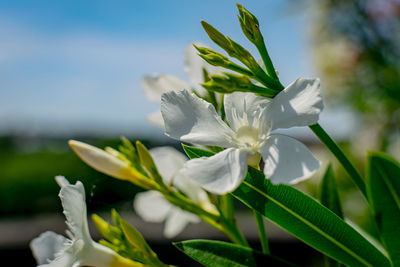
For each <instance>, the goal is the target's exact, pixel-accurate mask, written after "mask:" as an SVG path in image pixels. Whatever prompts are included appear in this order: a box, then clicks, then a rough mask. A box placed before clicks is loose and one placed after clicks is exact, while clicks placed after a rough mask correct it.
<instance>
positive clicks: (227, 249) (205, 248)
mask: <svg viewBox="0 0 400 267" xmlns="http://www.w3.org/2000/svg"><path fill="white" fill-rule="evenodd" d="M174 246H175V247H176V248H178V249H179V250H180V251H182V252H183V253H185V254H186V255H188V256H189V257H191V258H192V259H194V260H195V261H197V262H199V263H200V264H202V265H204V266H206V267H217V266H238V267H244V266H249V267H253V266H254V267H256V266H295V265H293V264H290V263H288V262H286V261H284V260H282V259H279V258H277V257H274V256H271V255H266V254H262V253H261V252H258V251H256V250H253V249H251V248H249V247H243V246H240V245H236V244H231V243H226V242H221V241H211V240H190V241H183V242H177V243H174Z"/></svg>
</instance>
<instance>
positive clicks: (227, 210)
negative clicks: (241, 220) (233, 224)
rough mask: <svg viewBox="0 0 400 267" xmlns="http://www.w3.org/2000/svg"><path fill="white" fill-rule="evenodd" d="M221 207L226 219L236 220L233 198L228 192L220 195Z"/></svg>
mask: <svg viewBox="0 0 400 267" xmlns="http://www.w3.org/2000/svg"><path fill="white" fill-rule="evenodd" d="M220 209H221V211H222V214H223V216H224V217H225V218H226V219H228V220H229V221H234V220H235V214H234V207H233V199H232V196H231V195H229V194H226V195H223V196H221V197H220Z"/></svg>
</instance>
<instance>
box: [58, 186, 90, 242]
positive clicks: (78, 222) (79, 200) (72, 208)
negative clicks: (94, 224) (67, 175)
mask: <svg viewBox="0 0 400 267" xmlns="http://www.w3.org/2000/svg"><path fill="white" fill-rule="evenodd" d="M59 197H60V199H61V203H62V206H63V208H64V215H65V217H66V218H67V225H68V227H69V228H70V230H71V232H72V233H73V235H74V238H75V239H82V240H84V241H85V242H91V240H92V239H91V237H90V234H89V228H88V223H87V217H86V202H85V189H84V187H83V184H82V183H81V182H79V181H78V182H76V184H75V185H64V186H62V187H61V190H60V194H59Z"/></svg>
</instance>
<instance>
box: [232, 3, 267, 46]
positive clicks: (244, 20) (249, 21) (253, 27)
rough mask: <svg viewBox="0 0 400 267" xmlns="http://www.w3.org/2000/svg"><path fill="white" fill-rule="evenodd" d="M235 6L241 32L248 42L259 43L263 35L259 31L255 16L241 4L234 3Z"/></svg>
mask: <svg viewBox="0 0 400 267" xmlns="http://www.w3.org/2000/svg"><path fill="white" fill-rule="evenodd" d="M236 6H237V8H238V10H239V16H238V18H239V23H240V27H241V28H242V31H243V33H244V34H245V35H246V37H247V39H249V40H250V42H252V43H254V44H259V43H260V42H262V41H263V37H262V35H261V33H260V28H259V23H258V20H257V18H256V17H255V16H254V15H253V14H251V13H250V12H249V11H248V10H247V9H246V8H244V7H243V6H242V5H240V4H238V3H236Z"/></svg>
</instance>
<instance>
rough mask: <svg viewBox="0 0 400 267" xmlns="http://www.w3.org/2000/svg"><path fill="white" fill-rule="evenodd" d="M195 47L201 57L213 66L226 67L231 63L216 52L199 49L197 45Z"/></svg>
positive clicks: (203, 48) (204, 48)
mask: <svg viewBox="0 0 400 267" xmlns="http://www.w3.org/2000/svg"><path fill="white" fill-rule="evenodd" d="M193 46H194V47H195V48H196V49H197V51H199V56H200V57H202V58H203V59H204V60H205V61H207V63H209V64H211V65H213V66H217V67H225V66H226V65H227V63H228V62H229V59H228V58H227V57H226V56H224V55H222V54H221V53H218V52H215V51H214V50H211V49H209V48H206V47H199V46H196V45H193Z"/></svg>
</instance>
